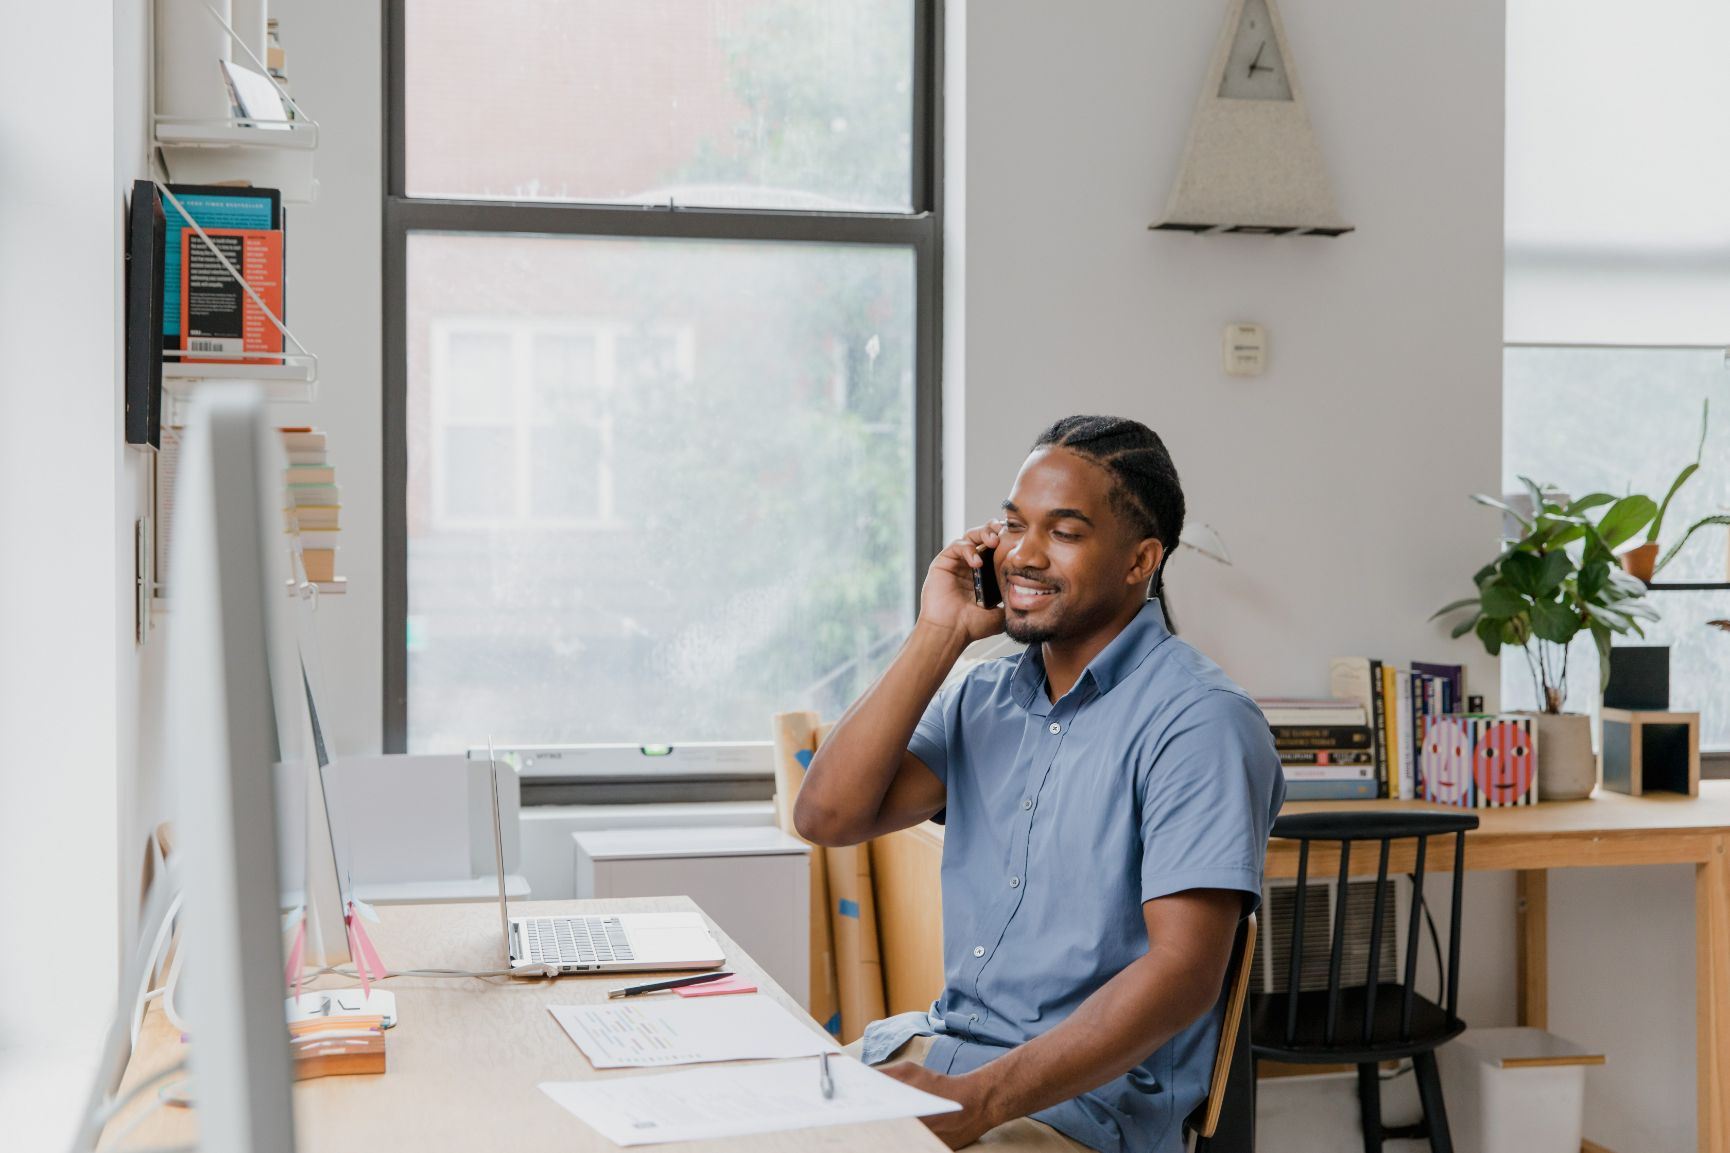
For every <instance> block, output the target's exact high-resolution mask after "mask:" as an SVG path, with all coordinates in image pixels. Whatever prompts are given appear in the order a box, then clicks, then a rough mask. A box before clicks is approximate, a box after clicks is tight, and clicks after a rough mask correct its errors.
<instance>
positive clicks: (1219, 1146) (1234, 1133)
mask: <svg viewBox="0 0 1730 1153" xmlns="http://www.w3.org/2000/svg"><path fill="white" fill-rule="evenodd" d="M1255 940H1256V917H1255V914H1254V913H1251V914H1250V915H1249V916H1247V917H1245V918H1244V919H1243V920H1241V921H1239V922H1238V926H1237V938H1236V940H1235V941H1233V943H1232V948H1231V962H1230V963H1229V964H1228V965H1227V966H1226V970H1225V982H1224V985H1223V986H1222V988H1221V989H1220V994H1219V1007H1220V1024H1219V1046H1218V1047H1217V1048H1216V1049H1215V1050H1214V1055H1213V1072H1212V1073H1211V1074H1210V1075H1209V1078H1208V1087H1207V1096H1206V1097H1205V1098H1203V1099H1202V1102H1201V1104H1199V1105H1197V1106H1196V1107H1195V1109H1194V1110H1193V1111H1191V1113H1190V1115H1189V1116H1188V1117H1187V1118H1185V1119H1184V1123H1183V1129H1184V1134H1185V1140H1186V1142H1187V1144H1186V1145H1185V1146H1184V1149H1185V1153H1255V1076H1254V1071H1255V1059H1254V1057H1252V1056H1251V1054H1250V1048H1249V1014H1248V1013H1246V1012H1244V1006H1245V1002H1246V999H1247V995H1248V993H1249V974H1250V966H1251V964H1252V963H1253V961H1254V959H1255ZM1228 1097H1229V1098H1230V1099H1231V1101H1232V1109H1231V1112H1229V1113H1228V1112H1226V1110H1225V1103H1226V1099H1227V1098H1228Z"/></svg>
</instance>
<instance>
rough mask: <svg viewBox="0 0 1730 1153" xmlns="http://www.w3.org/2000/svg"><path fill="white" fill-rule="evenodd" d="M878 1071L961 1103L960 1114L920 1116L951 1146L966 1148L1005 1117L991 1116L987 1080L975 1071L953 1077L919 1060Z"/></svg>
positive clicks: (884, 1067)
mask: <svg viewBox="0 0 1730 1153" xmlns="http://www.w3.org/2000/svg"><path fill="white" fill-rule="evenodd" d="M879 1072H881V1073H884V1074H887V1075H888V1076H890V1077H893V1078H895V1079H896V1080H897V1081H899V1082H901V1083H902V1084H903V1085H911V1086H912V1087H913V1088H915V1089H920V1090H923V1091H924V1092H926V1093H930V1094H931V1095H932V1096H934V1097H942V1098H944V1099H945V1100H948V1101H954V1102H957V1103H958V1104H960V1106H961V1112H959V1113H939V1114H937V1115H936V1116H934V1117H921V1118H920V1120H921V1121H923V1122H925V1127H926V1128H927V1129H929V1130H931V1131H932V1132H933V1133H935V1134H937V1136H938V1137H939V1138H940V1139H941V1140H942V1141H943V1143H944V1144H945V1145H947V1146H949V1147H950V1148H951V1149H963V1148H966V1147H967V1146H969V1145H971V1144H973V1143H974V1142H975V1141H977V1140H979V1139H980V1138H981V1137H983V1136H984V1135H985V1134H986V1132H987V1131H989V1130H991V1129H994V1128H996V1127H997V1126H998V1125H999V1124H1001V1123H1002V1121H1003V1120H1004V1119H1002V1118H996V1117H993V1116H991V1113H990V1110H989V1109H988V1108H987V1105H986V1101H985V1083H984V1082H983V1081H982V1080H981V1079H980V1078H979V1077H978V1076H977V1075H975V1074H969V1075H967V1076H965V1077H951V1076H949V1075H948V1074H946V1073H934V1072H932V1071H931V1070H930V1069H927V1068H926V1067H925V1066H923V1065H921V1064H919V1063H918V1062H917V1061H898V1062H896V1063H895V1064H893V1065H885V1066H883V1068H882V1069H880V1070H879Z"/></svg>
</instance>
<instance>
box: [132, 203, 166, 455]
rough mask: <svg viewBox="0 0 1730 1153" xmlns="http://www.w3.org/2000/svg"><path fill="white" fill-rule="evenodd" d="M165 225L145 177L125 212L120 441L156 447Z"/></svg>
mask: <svg viewBox="0 0 1730 1153" xmlns="http://www.w3.org/2000/svg"><path fill="white" fill-rule="evenodd" d="M166 235H167V224H166V221H165V220H164V218H163V215H162V198H161V197H160V196H159V195H158V194H157V192H156V185H155V184H153V183H152V182H151V181H148V180H134V181H133V182H132V203H131V204H130V206H129V207H128V208H127V212H126V443H127V444H130V445H134V446H136V447H138V448H144V449H154V448H160V447H162V343H161V333H162V307H163V305H162V262H163V252H164V247H165V243H166Z"/></svg>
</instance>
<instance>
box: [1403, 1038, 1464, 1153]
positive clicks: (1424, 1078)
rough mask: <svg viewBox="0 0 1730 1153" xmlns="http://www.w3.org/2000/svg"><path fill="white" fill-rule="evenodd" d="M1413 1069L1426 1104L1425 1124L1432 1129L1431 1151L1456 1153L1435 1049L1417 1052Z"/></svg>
mask: <svg viewBox="0 0 1730 1153" xmlns="http://www.w3.org/2000/svg"><path fill="white" fill-rule="evenodd" d="M1412 1071H1413V1072H1414V1073H1415V1074H1416V1075H1417V1079H1418V1100H1419V1101H1420V1102H1422V1103H1423V1106H1424V1124H1425V1125H1427V1126H1429V1130H1430V1153H1454V1139H1453V1136H1452V1135H1451V1134H1450V1133H1449V1132H1448V1111H1447V1109H1446V1108H1444V1107H1443V1105H1442V1077H1441V1074H1440V1073H1439V1072H1438V1071H1437V1069H1436V1054H1435V1051H1434V1050H1425V1051H1424V1052H1422V1053H1418V1054H1415V1055H1414V1056H1413V1057H1412Z"/></svg>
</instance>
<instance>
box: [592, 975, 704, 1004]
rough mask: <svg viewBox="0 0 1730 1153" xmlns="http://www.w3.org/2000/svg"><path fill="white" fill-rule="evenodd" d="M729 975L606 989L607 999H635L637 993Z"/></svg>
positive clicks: (696, 983) (653, 991) (655, 991)
mask: <svg viewBox="0 0 1730 1153" xmlns="http://www.w3.org/2000/svg"><path fill="white" fill-rule="evenodd" d="M732 975H733V974H731V973H703V974H701V975H699V976H696V977H674V978H673V979H672V980H671V981H656V982H654V983H652V984H648V985H631V986H628V987H626V988H623V989H608V990H607V999H608V1000H609V1001H610V1000H614V999H615V998H618V997H635V996H636V995H637V994H639V993H659V992H660V991H661V990H662V989H679V988H683V987H684V986H686V985H701V984H702V983H703V982H705V981H719V980H720V979H721V978H722V977H731V976H732Z"/></svg>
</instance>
